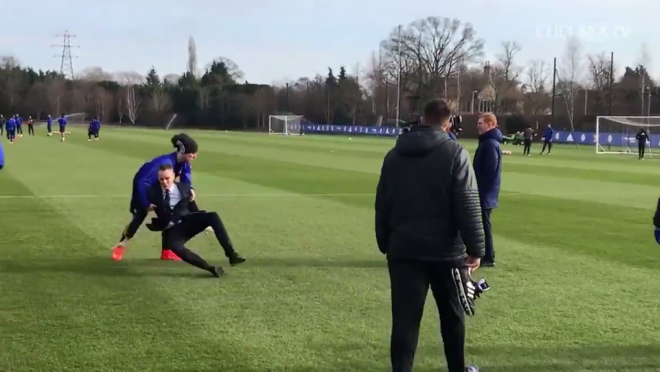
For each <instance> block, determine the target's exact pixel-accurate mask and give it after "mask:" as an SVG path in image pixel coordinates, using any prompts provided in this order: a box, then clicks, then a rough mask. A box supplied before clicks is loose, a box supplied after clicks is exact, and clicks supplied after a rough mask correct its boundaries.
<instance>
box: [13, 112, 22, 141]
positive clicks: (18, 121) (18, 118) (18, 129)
mask: <svg viewBox="0 0 660 372" xmlns="http://www.w3.org/2000/svg"><path fill="white" fill-rule="evenodd" d="M14 119H15V120H16V135H17V136H19V137H23V118H22V117H21V116H20V115H18V114H16V116H15V117H14Z"/></svg>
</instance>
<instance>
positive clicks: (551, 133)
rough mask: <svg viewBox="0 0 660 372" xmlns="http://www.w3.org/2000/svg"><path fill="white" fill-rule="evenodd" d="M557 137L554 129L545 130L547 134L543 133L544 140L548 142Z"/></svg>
mask: <svg viewBox="0 0 660 372" xmlns="http://www.w3.org/2000/svg"><path fill="white" fill-rule="evenodd" d="M554 135H555V130H554V129H552V128H545V132H544V133H543V139H544V140H546V141H552V138H553V137H554Z"/></svg>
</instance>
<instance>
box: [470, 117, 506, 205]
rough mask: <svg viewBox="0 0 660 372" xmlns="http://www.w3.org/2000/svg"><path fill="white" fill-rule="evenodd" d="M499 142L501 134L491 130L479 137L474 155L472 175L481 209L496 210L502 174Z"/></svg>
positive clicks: (495, 129) (498, 131)
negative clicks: (475, 180)
mask: <svg viewBox="0 0 660 372" xmlns="http://www.w3.org/2000/svg"><path fill="white" fill-rule="evenodd" d="M501 142H502V132H500V130H499V129H498V128H493V129H491V130H489V131H488V132H486V133H484V134H482V135H480V136H479V146H478V147H477V152H476V153H475V154H474V162H473V166H474V174H475V176H476V177H477V185H478V187H479V199H480V200H481V207H482V208H483V209H493V208H497V204H498V199H499V196H500V183H501V174H502V149H501V148H500V143H501Z"/></svg>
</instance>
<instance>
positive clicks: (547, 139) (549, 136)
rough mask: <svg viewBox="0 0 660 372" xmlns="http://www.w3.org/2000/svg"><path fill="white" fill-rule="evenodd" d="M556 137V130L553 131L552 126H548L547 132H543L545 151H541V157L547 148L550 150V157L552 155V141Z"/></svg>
mask: <svg viewBox="0 0 660 372" xmlns="http://www.w3.org/2000/svg"><path fill="white" fill-rule="evenodd" d="M554 136H555V130H554V129H552V125H551V124H548V127H547V128H545V132H543V149H541V155H543V153H544V152H545V148H546V147H547V148H548V155H550V151H552V140H553V138H554Z"/></svg>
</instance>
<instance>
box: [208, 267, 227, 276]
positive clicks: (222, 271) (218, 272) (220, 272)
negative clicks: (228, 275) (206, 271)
mask: <svg viewBox="0 0 660 372" xmlns="http://www.w3.org/2000/svg"><path fill="white" fill-rule="evenodd" d="M211 274H213V276H215V277H216V278H219V277H221V276H223V275H225V269H223V268H222V266H213V268H212V269H211Z"/></svg>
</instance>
